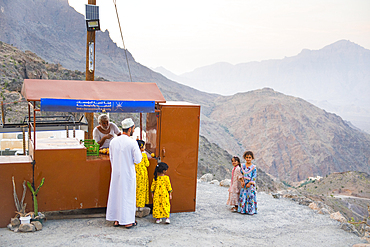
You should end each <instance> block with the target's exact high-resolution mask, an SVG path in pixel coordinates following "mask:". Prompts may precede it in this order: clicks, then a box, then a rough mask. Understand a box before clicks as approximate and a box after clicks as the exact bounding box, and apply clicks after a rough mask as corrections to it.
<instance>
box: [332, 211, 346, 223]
mask: <svg viewBox="0 0 370 247" xmlns="http://www.w3.org/2000/svg"><path fill="white" fill-rule="evenodd" d="M330 218H331V219H333V220H337V221H339V222H341V223H345V222H347V220H346V218H344V217H343V215H342V214H341V213H340V212H339V211H338V212H335V213H332V214H330Z"/></svg>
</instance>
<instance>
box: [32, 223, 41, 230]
mask: <svg viewBox="0 0 370 247" xmlns="http://www.w3.org/2000/svg"><path fill="white" fill-rule="evenodd" d="M31 224H32V225H34V226H35V228H36V231H40V230H42V224H41V223H40V221H32V222H31Z"/></svg>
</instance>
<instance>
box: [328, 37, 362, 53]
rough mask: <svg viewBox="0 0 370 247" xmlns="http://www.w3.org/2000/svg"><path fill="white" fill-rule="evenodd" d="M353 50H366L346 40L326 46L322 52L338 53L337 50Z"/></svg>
mask: <svg viewBox="0 0 370 247" xmlns="http://www.w3.org/2000/svg"><path fill="white" fill-rule="evenodd" d="M353 49H356V50H360V49H361V50H365V48H364V47H362V46H360V45H358V44H356V43H354V42H352V41H349V40H345V39H342V40H338V41H337V42H334V43H333V44H330V45H327V46H324V48H322V49H321V50H332V51H337V50H353Z"/></svg>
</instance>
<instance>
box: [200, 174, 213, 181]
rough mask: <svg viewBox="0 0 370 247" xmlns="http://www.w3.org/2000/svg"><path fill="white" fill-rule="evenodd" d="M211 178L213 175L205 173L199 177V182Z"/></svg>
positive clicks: (210, 179)
mask: <svg viewBox="0 0 370 247" xmlns="http://www.w3.org/2000/svg"><path fill="white" fill-rule="evenodd" d="M212 179H213V175H212V174H211V173H206V174H204V175H203V176H201V177H200V179H199V180H200V181H201V182H210V181H212Z"/></svg>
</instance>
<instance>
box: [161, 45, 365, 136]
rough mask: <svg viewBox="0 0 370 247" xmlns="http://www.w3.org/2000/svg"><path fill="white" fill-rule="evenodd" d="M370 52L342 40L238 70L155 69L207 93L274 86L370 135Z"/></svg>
mask: <svg viewBox="0 0 370 247" xmlns="http://www.w3.org/2000/svg"><path fill="white" fill-rule="evenodd" d="M369 68H370V50H368V49H365V48H364V47H361V46H360V45H358V44H355V43H353V42H351V41H348V40H340V41H337V42H335V43H333V44H330V45H327V46H325V47H323V48H322V49H319V50H308V49H304V50H302V52H301V53H299V54H298V55H296V56H293V57H285V58H284V59H274V60H265V61H261V62H249V63H240V64H236V65H232V64H229V63H225V62H222V63H216V64H212V65H209V66H204V67H201V68H197V69H195V70H194V71H191V72H187V73H184V74H181V75H175V74H173V73H171V72H170V71H168V70H166V69H165V68H163V67H159V68H155V69H154V70H155V71H157V72H159V73H162V74H163V75H165V76H166V77H167V78H170V79H172V80H175V81H177V82H180V83H183V84H184V85H188V86H190V87H194V88H196V89H198V90H201V91H206V92H211V93H218V94H222V95H232V94H235V93H238V92H246V91H249V90H254V89H259V88H264V87H269V88H273V89H274V90H276V91H279V92H282V93H284V94H287V95H293V96H297V97H300V98H303V99H305V100H307V101H309V102H311V103H313V104H315V105H316V106H319V107H321V108H324V109H325V110H327V111H329V112H334V113H337V114H339V115H341V116H342V117H345V118H346V119H347V120H349V121H351V122H353V123H354V124H355V125H356V126H358V127H359V128H361V129H363V130H365V131H368V133H370V97H369V95H370V70H369Z"/></svg>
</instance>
